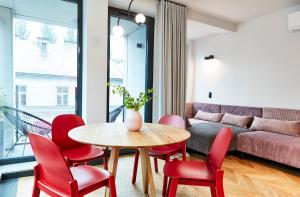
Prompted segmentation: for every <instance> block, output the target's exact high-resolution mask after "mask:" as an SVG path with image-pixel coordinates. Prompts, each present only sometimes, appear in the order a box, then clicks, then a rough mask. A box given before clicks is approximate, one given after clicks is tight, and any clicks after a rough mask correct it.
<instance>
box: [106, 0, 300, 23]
mask: <svg viewBox="0 0 300 197" xmlns="http://www.w3.org/2000/svg"><path fill="white" fill-rule="evenodd" d="M172 1H174V2H178V3H181V4H184V5H186V6H187V7H188V9H190V10H192V11H196V12H200V13H202V14H207V15H209V16H213V17H216V18H220V19H223V20H227V21H229V22H233V23H241V22H243V21H246V20H249V19H252V18H256V17H258V16H262V15H265V14H268V13H271V12H274V11H277V10H280V9H283V8H286V7H289V6H291V5H295V4H298V3H300V0H172ZM129 2H130V0H109V4H110V5H111V6H114V7H120V8H123V9H127V6H128V4H129ZM155 2H156V0H135V1H134V2H133V4H132V10H134V11H139V12H143V13H145V14H148V15H150V16H154V15H155V12H156V10H155V5H156V3H155Z"/></svg>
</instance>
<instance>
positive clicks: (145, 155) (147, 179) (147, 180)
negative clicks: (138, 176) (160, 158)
mask: <svg viewBox="0 0 300 197" xmlns="http://www.w3.org/2000/svg"><path fill="white" fill-rule="evenodd" d="M140 153H141V163H142V174H143V185H144V192H145V193H148V186H149V185H150V194H151V195H150V196H153V197H155V196H156V193H155V187H154V180H153V174H152V169H151V163H150V156H149V148H140Z"/></svg>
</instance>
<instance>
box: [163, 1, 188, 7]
mask: <svg viewBox="0 0 300 197" xmlns="http://www.w3.org/2000/svg"><path fill="white" fill-rule="evenodd" d="M158 1H161V0H158ZM165 1H167V2H169V3H174V4H176V5H179V6H182V7H186V5H183V4H181V3H177V2H174V1H169V0H165Z"/></svg>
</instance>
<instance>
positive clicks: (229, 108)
mask: <svg viewBox="0 0 300 197" xmlns="http://www.w3.org/2000/svg"><path fill="white" fill-rule="evenodd" d="M221 113H224V114H225V113H229V114H235V115H240V116H257V117H262V108H260V107H244V106H234V105H221Z"/></svg>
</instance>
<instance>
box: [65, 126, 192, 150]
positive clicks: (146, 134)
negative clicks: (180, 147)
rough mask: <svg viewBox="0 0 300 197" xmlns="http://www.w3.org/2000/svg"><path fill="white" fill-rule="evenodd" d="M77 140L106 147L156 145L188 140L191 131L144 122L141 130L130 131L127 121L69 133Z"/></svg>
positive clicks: (87, 127)
mask: <svg viewBox="0 0 300 197" xmlns="http://www.w3.org/2000/svg"><path fill="white" fill-rule="evenodd" d="M68 135H69V137H70V138H72V139H73V140H75V141H78V142H81V143H84V144H92V145H96V146H105V147H121V148H122V147H123V148H137V147H154V146H163V145H170V144H175V143H179V142H183V141H186V140H187V139H188V138H190V136H191V134H190V132H188V131H186V130H185V129H179V128H176V127H173V126H169V125H163V124H154V123H143V127H142V128H141V129H140V131H137V132H135V131H129V130H128V129H127V128H126V125H125V123H99V124H90V125H84V126H80V127H76V128H74V129H72V130H71V131H70V132H69V133H68Z"/></svg>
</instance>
